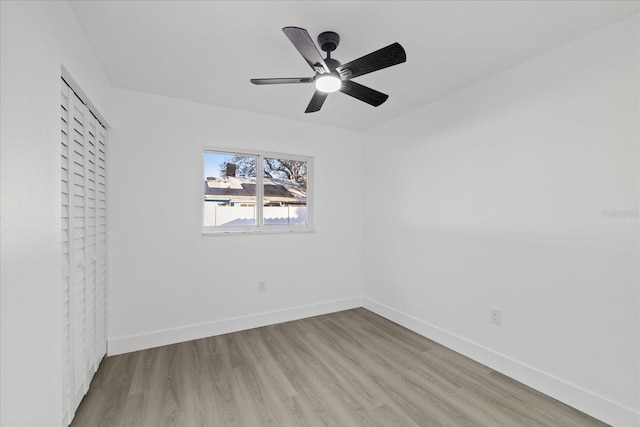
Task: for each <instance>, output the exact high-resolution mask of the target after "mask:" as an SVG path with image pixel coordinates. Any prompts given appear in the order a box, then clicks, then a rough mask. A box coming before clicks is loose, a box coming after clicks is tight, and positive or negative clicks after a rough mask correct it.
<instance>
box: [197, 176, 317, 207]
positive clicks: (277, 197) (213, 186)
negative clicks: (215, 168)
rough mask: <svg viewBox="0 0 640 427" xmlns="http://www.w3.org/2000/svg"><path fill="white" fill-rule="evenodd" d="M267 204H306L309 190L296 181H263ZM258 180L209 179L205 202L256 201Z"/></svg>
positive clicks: (272, 179)
mask: <svg viewBox="0 0 640 427" xmlns="http://www.w3.org/2000/svg"><path fill="white" fill-rule="evenodd" d="M263 183H264V199H265V201H266V202H287V203H305V202H306V201H307V190H306V189H305V188H304V187H303V186H301V185H300V184H298V183H297V182H295V181H291V180H287V179H278V178H267V177H265V178H264V179H263ZM255 194H256V179H255V178H245V177H235V176H226V177H220V178H207V179H206V180H205V182H204V197H205V200H219V199H226V200H230V201H248V200H252V201H254V200H255Z"/></svg>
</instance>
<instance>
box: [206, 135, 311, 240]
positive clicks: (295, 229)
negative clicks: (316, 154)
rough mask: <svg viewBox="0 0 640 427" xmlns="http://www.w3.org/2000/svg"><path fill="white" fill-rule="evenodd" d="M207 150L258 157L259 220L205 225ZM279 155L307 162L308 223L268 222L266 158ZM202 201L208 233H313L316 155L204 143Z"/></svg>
mask: <svg viewBox="0 0 640 427" xmlns="http://www.w3.org/2000/svg"><path fill="white" fill-rule="evenodd" d="M207 152H215V153H225V154H230V155H243V156H255V157H257V161H256V224H255V225H250V226H240V227H225V226H205V225H204V218H205V209H204V204H205V201H204V194H203V193H202V185H203V179H204V175H205V173H204V156H205V154H206V153H207ZM265 157H268V158H276V159H286V160H297V161H304V162H307V223H306V224H288V225H276V224H267V225H265V224H264V209H263V208H264V158H265ZM200 166H201V173H200V186H199V188H200V203H202V208H201V212H202V217H201V220H200V223H201V224H202V234H203V235H208V236H216V235H233V234H236V235H237V234H268V233H312V232H315V229H314V222H313V198H314V197H313V157H312V156H302V155H298V154H290V153H278V152H271V151H261V150H245V149H233V148H218V147H209V146H203V147H202V153H201V157H200Z"/></svg>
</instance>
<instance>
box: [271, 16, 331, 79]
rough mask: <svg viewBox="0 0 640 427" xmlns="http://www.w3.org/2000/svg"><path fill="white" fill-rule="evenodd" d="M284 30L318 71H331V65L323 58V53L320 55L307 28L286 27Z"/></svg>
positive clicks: (310, 64)
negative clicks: (328, 65)
mask: <svg viewBox="0 0 640 427" xmlns="http://www.w3.org/2000/svg"><path fill="white" fill-rule="evenodd" d="M282 31H283V32H284V34H285V35H286V36H287V37H288V38H289V40H291V43H293V45H294V46H295V47H296V49H298V52H300V54H301V55H302V57H303V58H304V59H305V60H306V61H307V63H308V64H309V66H310V67H311V68H313V70H314V71H315V72H316V73H319V74H325V73H328V72H329V67H327V64H325V62H324V59H322V55H320V52H319V51H318V48H317V47H316V45H315V44H314V43H313V40H311V36H310V35H309V33H308V32H307V30H305V29H304V28H298V27H284V28H283V29H282Z"/></svg>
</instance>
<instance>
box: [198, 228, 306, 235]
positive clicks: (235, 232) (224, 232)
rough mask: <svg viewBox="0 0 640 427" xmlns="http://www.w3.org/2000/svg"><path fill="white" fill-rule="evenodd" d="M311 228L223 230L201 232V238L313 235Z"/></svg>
mask: <svg viewBox="0 0 640 427" xmlns="http://www.w3.org/2000/svg"><path fill="white" fill-rule="evenodd" d="M315 232H316V230H315V228H313V227H304V228H302V227H301V228H280V227H278V228H275V227H274V228H271V227H268V228H267V227H265V228H255V229H254V228H251V229H248V228H244V229H224V230H202V235H203V236H225V235H228V236H230V235H240V234H298V233H315Z"/></svg>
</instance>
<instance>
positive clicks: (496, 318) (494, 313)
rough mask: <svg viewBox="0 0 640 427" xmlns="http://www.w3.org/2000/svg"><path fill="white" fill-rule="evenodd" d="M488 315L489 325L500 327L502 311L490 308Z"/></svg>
mask: <svg viewBox="0 0 640 427" xmlns="http://www.w3.org/2000/svg"><path fill="white" fill-rule="evenodd" d="M489 313H490V314H489V316H490V317H489V319H490V320H491V323H493V324H494V325H498V326H500V325H502V310H498V309H497V308H492V309H491V311H490V312H489Z"/></svg>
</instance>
